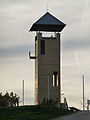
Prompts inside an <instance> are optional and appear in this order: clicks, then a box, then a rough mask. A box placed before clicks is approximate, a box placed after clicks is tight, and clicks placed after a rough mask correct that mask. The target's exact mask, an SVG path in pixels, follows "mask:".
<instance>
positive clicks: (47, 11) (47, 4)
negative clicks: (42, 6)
mask: <svg viewBox="0 0 90 120" xmlns="http://www.w3.org/2000/svg"><path fill="white" fill-rule="evenodd" d="M46 11H47V12H48V0H47V9H46Z"/></svg>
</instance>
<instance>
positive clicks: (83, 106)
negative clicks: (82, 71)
mask: <svg viewBox="0 0 90 120" xmlns="http://www.w3.org/2000/svg"><path fill="white" fill-rule="evenodd" d="M82 84H83V110H85V105H84V75H82Z"/></svg>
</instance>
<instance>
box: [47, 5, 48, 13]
mask: <svg viewBox="0 0 90 120" xmlns="http://www.w3.org/2000/svg"><path fill="white" fill-rule="evenodd" d="M47 12H48V4H47Z"/></svg>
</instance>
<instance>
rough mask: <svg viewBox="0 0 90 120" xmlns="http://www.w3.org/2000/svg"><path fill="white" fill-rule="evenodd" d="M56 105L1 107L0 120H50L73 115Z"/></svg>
mask: <svg viewBox="0 0 90 120" xmlns="http://www.w3.org/2000/svg"><path fill="white" fill-rule="evenodd" d="M71 112H72V111H69V110H61V109H59V108H57V107H56V106H54V105H38V106H34V105H33V106H20V107H1V108H0V120H50V119H51V118H55V117H58V116H61V115H66V114H69V113H71Z"/></svg>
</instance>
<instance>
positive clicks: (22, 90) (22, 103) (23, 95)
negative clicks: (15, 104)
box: [22, 80, 24, 105]
mask: <svg viewBox="0 0 90 120" xmlns="http://www.w3.org/2000/svg"><path fill="white" fill-rule="evenodd" d="M22 105H24V80H23V88H22Z"/></svg>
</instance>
